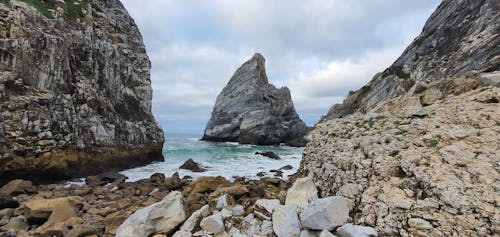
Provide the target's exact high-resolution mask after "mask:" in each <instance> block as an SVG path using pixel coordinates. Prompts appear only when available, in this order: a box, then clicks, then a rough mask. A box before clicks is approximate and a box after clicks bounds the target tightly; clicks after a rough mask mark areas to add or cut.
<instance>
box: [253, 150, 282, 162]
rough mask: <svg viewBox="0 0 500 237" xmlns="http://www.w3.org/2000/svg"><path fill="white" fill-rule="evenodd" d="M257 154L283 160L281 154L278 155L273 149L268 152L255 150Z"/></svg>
mask: <svg viewBox="0 0 500 237" xmlns="http://www.w3.org/2000/svg"><path fill="white" fill-rule="evenodd" d="M255 155H261V156H265V157H269V158H271V159H274V160H281V157H280V156H279V155H276V153H274V152H272V151H266V152H255Z"/></svg>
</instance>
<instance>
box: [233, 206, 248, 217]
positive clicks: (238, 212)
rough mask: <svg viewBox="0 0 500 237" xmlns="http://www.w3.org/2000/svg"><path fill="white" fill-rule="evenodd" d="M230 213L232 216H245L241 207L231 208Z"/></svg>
mask: <svg viewBox="0 0 500 237" xmlns="http://www.w3.org/2000/svg"><path fill="white" fill-rule="evenodd" d="M231 212H232V215H233V216H243V214H245V208H244V207H243V206H242V205H235V206H234V207H233V208H231Z"/></svg>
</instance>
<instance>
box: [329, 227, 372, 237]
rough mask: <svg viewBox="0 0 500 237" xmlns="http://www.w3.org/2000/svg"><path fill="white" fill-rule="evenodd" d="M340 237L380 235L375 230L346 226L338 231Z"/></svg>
mask: <svg viewBox="0 0 500 237" xmlns="http://www.w3.org/2000/svg"><path fill="white" fill-rule="evenodd" d="M336 233H337V235H338V236H339V237H377V236H378V233H377V231H376V230H375V229H373V228H371V227H366V226H360V225H353V224H345V225H343V226H342V227H340V228H338V229H337V232H336Z"/></svg>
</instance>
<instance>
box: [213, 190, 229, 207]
mask: <svg viewBox="0 0 500 237" xmlns="http://www.w3.org/2000/svg"><path fill="white" fill-rule="evenodd" d="M227 205H228V204H227V194H224V195H222V196H220V197H218V198H217V199H216V204H215V208H216V209H217V210H221V209H222V208H224V207H227Z"/></svg>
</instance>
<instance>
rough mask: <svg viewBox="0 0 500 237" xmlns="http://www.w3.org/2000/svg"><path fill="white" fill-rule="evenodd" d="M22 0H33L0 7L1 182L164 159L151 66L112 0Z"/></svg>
mask: <svg viewBox="0 0 500 237" xmlns="http://www.w3.org/2000/svg"><path fill="white" fill-rule="evenodd" d="M25 2H34V3H33V4H36V3H37V2H39V0H35V1H19V0H7V1H0V108H1V109H0V110H1V111H2V112H1V113H0V121H2V122H1V123H0V173H2V175H1V178H0V179H14V178H19V177H22V178H24V179H31V178H36V179H37V180H38V181H40V179H42V178H43V179H61V178H69V177H75V176H80V177H83V176H86V175H88V174H94V173H100V172H103V171H108V170H110V169H120V168H126V167H131V166H134V165H141V164H145V163H148V162H151V161H154V160H163V156H162V154H161V149H162V145H163V140H164V139H163V132H162V130H161V128H160V127H159V126H158V125H157V123H156V122H155V120H154V118H153V115H152V114H151V97H152V89H151V82H150V62H149V59H148V56H147V55H146V51H145V47H144V44H143V41H142V37H141V34H140V33H139V30H138V28H137V26H136V25H135V23H134V21H133V20H132V18H131V17H130V16H129V14H128V13H127V11H126V10H125V8H124V7H123V5H122V4H121V3H120V1H118V0H110V1H102V0H89V1H44V2H46V4H41V5H42V7H41V8H42V9H40V11H39V10H37V9H35V8H34V7H31V6H30V5H29V4H27V3H25ZM66 3H67V4H72V5H66ZM75 4H76V5H75ZM44 8H47V9H44ZM70 8H71V9H70ZM45 10H46V11H45ZM42 14H45V15H42Z"/></svg>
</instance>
